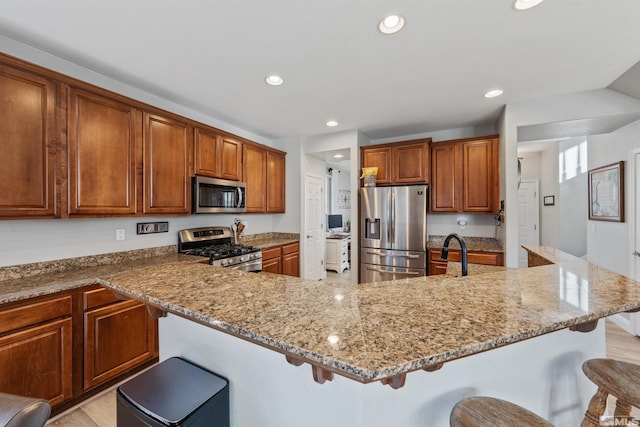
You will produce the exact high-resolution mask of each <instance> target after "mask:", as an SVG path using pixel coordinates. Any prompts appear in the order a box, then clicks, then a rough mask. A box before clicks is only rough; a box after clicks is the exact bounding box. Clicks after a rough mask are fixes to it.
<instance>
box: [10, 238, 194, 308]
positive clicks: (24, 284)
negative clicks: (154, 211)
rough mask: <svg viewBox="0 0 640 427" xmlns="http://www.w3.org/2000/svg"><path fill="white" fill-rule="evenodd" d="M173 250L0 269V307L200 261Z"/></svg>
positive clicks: (90, 257) (91, 257)
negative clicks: (136, 272) (113, 276)
mask: <svg viewBox="0 0 640 427" xmlns="http://www.w3.org/2000/svg"><path fill="white" fill-rule="evenodd" d="M175 250H176V247H175V246H170V247H166V248H153V249H148V250H147V249H143V250H136V251H128V252H117V253H112V254H104V255H98V256H89V257H78V258H70V259H65V260H59V261H47V262H39V263H31V264H22V265H16V266H10V267H1V268H0V304H6V303H10V302H15V301H22V300H26V299H29V298H35V297H38V296H43V295H51V294H54V293H56V292H62V291H66V290H69V289H75V288H79V287H83V286H88V285H93V284H96V283H98V279H97V278H98V277H100V276H106V275H110V274H116V273H121V272H124V271H132V270H144V269H148V268H156V267H158V266H161V265H165V264H171V265H176V266H177V267H178V268H179V266H178V265H179V264H182V263H197V262H202V260H203V258H202V257H195V256H189V255H181V254H178V253H175Z"/></svg>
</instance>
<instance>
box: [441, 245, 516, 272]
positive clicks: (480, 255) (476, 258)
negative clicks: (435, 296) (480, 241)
mask: <svg viewBox="0 0 640 427" xmlns="http://www.w3.org/2000/svg"><path fill="white" fill-rule="evenodd" d="M440 253H441V251H440V249H430V250H429V276H432V275H435V274H446V273H447V261H440ZM447 258H448V260H449V261H451V262H460V259H461V258H462V255H461V253H460V251H459V250H456V249H450V250H449V256H448V257H447ZM467 262H468V263H469V264H482V265H498V266H503V265H504V254H502V253H500V252H476V251H469V252H467Z"/></svg>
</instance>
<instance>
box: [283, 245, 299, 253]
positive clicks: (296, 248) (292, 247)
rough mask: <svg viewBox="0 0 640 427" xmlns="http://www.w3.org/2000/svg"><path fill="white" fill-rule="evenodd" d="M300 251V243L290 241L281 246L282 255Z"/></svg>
mask: <svg viewBox="0 0 640 427" xmlns="http://www.w3.org/2000/svg"><path fill="white" fill-rule="evenodd" d="M294 252H300V243H291V244H288V245H284V246H283V247H282V255H287V254H292V253H294Z"/></svg>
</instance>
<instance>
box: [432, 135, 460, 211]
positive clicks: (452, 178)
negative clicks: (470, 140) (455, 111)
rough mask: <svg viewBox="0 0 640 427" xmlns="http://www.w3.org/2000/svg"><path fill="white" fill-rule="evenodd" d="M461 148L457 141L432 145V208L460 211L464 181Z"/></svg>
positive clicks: (435, 209)
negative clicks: (462, 183)
mask: <svg viewBox="0 0 640 427" xmlns="http://www.w3.org/2000/svg"><path fill="white" fill-rule="evenodd" d="M460 154H461V150H460V147H459V145H458V144H456V143H436V144H433V146H432V147H431V210H432V211H433V212H458V211H459V209H460V191H461V187H460V183H461V181H462V159H461V158H460Z"/></svg>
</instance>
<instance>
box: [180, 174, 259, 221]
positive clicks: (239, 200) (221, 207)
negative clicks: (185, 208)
mask: <svg viewBox="0 0 640 427" xmlns="http://www.w3.org/2000/svg"><path fill="white" fill-rule="evenodd" d="M246 191H247V190H246V184H245V183H244V182H238V181H228V180H226V179H217V178H209V177H206V176H197V175H196V176H194V177H193V193H192V197H191V200H192V205H193V209H192V212H193V213H234V212H246V210H247V207H246V197H245V196H246Z"/></svg>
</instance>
